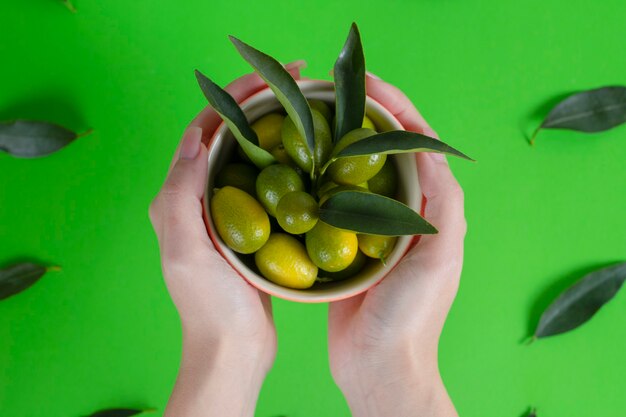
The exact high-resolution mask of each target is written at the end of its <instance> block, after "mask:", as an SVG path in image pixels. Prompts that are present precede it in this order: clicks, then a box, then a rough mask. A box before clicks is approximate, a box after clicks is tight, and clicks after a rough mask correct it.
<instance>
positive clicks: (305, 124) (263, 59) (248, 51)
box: [229, 36, 315, 166]
mask: <svg viewBox="0 0 626 417" xmlns="http://www.w3.org/2000/svg"><path fill="white" fill-rule="evenodd" d="M229 38H230V40H231V42H232V43H233V44H234V45H235V47H236V48H237V50H238V51H239V54H240V55H241V56H242V57H243V58H244V59H245V60H246V61H248V63H249V64H250V65H251V66H252V68H254V70H255V71H256V72H257V73H258V74H259V75H260V76H261V78H263V80H265V82H266V83H267V85H269V86H270V88H271V89H272V91H273V92H274V94H276V98H277V99H278V101H280V103H281V104H282V105H283V107H284V108H285V110H287V114H289V117H291V119H292V120H293V122H294V124H295V125H296V128H297V129H298V132H299V133H300V135H301V136H302V137H303V138H304V139H305V140H306V145H307V147H308V149H309V153H310V155H311V156H312V158H313V157H314V151H313V150H314V149H315V130H314V127H313V116H312V115H311V108H310V107H309V103H308V101H307V100H306V98H304V95H303V94H302V91H300V87H298V84H297V83H296V81H295V80H294V79H293V77H292V76H291V74H289V72H287V70H286V69H285V68H284V67H283V66H282V65H281V64H280V62H278V61H276V60H275V59H274V58H272V57H271V56H269V55H267V54H264V53H263V52H261V51H259V50H257V49H254V48H253V47H251V46H250V45H248V44H246V43H244V42H242V41H240V40H239V39H237V38H235V37H234V36H229ZM313 166H315V164H313Z"/></svg>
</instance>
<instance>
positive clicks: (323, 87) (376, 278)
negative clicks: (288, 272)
mask: <svg viewBox="0 0 626 417" xmlns="http://www.w3.org/2000/svg"><path fill="white" fill-rule="evenodd" d="M296 83H297V84H298V86H299V87H300V89H301V90H303V91H308V92H310V91H314V92H329V91H334V83H332V82H331V81H326V80H310V79H306V80H296ZM262 95H267V96H268V97H267V98H268V99H271V98H272V97H275V95H274V93H273V92H272V91H271V89H270V88H269V86H265V87H264V88H262V89H260V90H258V91H256V92H255V93H254V94H252V95H250V96H249V97H247V98H246V99H245V100H243V101H242V102H240V103H239V106H240V107H241V108H242V109H244V112H245V111H246V107H247V106H248V105H250V103H254V102H256V101H258V100H260V98H259V96H262ZM367 105H369V106H373V107H375V111H376V112H378V113H381V114H382V115H383V116H384V118H385V119H387V121H388V122H390V123H391V124H392V125H395V126H396V128H398V129H404V127H403V126H402V124H401V123H400V121H399V120H398V119H397V118H396V117H395V116H394V115H393V114H392V113H391V112H390V111H389V110H387V109H386V108H385V107H384V106H383V105H382V104H381V103H379V102H378V101H376V100H375V99H373V98H372V97H369V96H367ZM227 128H228V127H227V125H226V123H225V122H224V121H221V122H220V124H219V126H218V127H217V129H216V130H215V132H214V133H213V135H212V136H211V138H210V139H209V142H208V144H207V148H208V150H209V152H208V156H207V158H208V159H209V161H210V158H211V150H212V148H213V146H214V145H215V141H216V138H218V137H220V136H221V137H223V136H224V134H225V132H226V130H227ZM416 168H417V167H416ZM207 175H210V172H207ZM415 175H417V172H416V173H415ZM418 182H419V181H418ZM419 194H420V195H419V197H418V205H419V207H417V208H416V207H412V208H413V209H415V210H419V212H420V213H421V214H422V215H423V214H424V208H425V202H426V200H425V198H424V196H423V194H422V192H421V189H420V190H419ZM208 198H209V193H208V192H206V190H205V193H204V195H203V197H202V206H203V207H202V214H203V219H204V222H205V227H206V229H207V232H208V234H209V237H210V239H211V241H212V242H213V245H214V247H215V249H216V250H217V251H218V252H219V253H220V255H221V256H222V258H223V259H224V260H225V261H226V262H228V264H229V265H230V266H231V268H233V270H235V271H236V272H237V274H238V275H239V276H240V277H241V278H243V279H244V280H245V281H246V282H247V283H248V284H249V285H251V286H253V287H254V288H255V289H257V290H259V291H261V292H263V293H266V294H269V295H271V296H274V297H278V298H282V299H285V300H288V301H293V302H299V303H307V304H314V303H326V302H334V301H340V300H345V299H347V298H351V297H354V296H356V295H358V294H361V293H363V292H366V291H368V290H370V289H371V288H373V287H375V286H376V285H378V284H380V282H382V280H383V279H384V278H385V277H386V276H387V275H388V274H389V272H391V271H392V270H393V269H394V268H395V267H396V266H397V265H398V264H399V263H400V262H401V261H402V259H403V258H404V256H405V255H406V253H407V252H408V251H409V250H410V249H411V248H412V247H413V246H414V245H415V244H416V242H417V240H418V239H419V236H413V239H411V240H409V241H408V243H406V244H405V245H406V247H405V248H404V251H403V253H402V255H401V256H399V257H398V258H397V260H396V261H395V262H394V264H393V265H386V266H385V267H384V268H382V269H381V270H380V271H378V272H377V273H375V274H374V275H373V278H372V279H370V280H369V281H368V280H365V281H364V282H363V284H362V285H355V286H354V287H353V288H349V289H346V290H344V291H341V292H340V293H337V294H332V293H329V294H318V295H308V296H304V294H306V292H307V290H306V289H304V290H297V289H292V288H287V287H284V289H285V293H282V292H279V291H280V290H279V291H275V290H273V289H272V288H268V286H265V285H262V284H261V283H257V282H256V281H254V280H252V279H250V278H249V277H248V276H247V275H246V273H245V271H242V270H240V268H239V267H237V266H236V265H234V264H233V262H232V261H231V260H230V259H229V257H228V256H227V255H226V253H225V251H229V252H232V254H233V256H237V255H236V254H235V253H234V251H232V250H231V249H230V248H228V247H226V246H225V244H224V243H223V242H222V240H221V238H220V237H219V236H216V233H214V231H213V228H214V225H213V224H212V220H211V219H210V216H209V210H208V208H209V201H208ZM398 249H400V248H398ZM255 275H258V274H256V273H255ZM259 278H260V279H262V280H263V281H264V283H265V282H267V283H268V284H269V285H272V286H277V287H279V286H278V284H274V283H271V282H270V281H268V280H266V279H265V278H263V277H261V276H259ZM293 293H295V294H302V296H296V295H294V294H293Z"/></svg>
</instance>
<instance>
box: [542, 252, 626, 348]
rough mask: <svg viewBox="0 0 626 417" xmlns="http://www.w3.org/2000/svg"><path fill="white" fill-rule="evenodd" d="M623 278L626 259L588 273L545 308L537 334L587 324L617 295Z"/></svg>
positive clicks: (547, 333) (555, 332) (566, 329)
mask: <svg viewBox="0 0 626 417" xmlns="http://www.w3.org/2000/svg"><path fill="white" fill-rule="evenodd" d="M624 280H626V262H624V263H621V264H618V265H614V266H611V267H608V268H604V269H600V270H598V271H594V272H592V273H590V274H587V275H586V276H584V277H583V278H582V279H581V280H580V281H578V282H577V283H576V284H574V285H573V286H571V287H570V288H569V289H567V290H566V291H564V292H563V293H562V294H561V295H560V296H559V297H558V298H557V299H556V300H555V301H554V302H553V303H552V304H551V305H550V306H549V307H548V308H547V309H546V311H545V312H544V313H543V314H542V316H541V319H540V320H539V325H538V326H537V330H536V331H535V337H536V338H542V337H548V336H553V335H557V334H560V333H565V332H567V331H570V330H572V329H575V328H576V327H578V326H580V325H581V324H583V323H585V322H586V321H587V320H589V319H591V317H593V315H594V314H596V312H597V311H598V310H599V309H600V308H601V307H602V306H603V305H604V304H606V303H607V302H609V301H610V300H611V299H612V298H613V297H614V296H615V294H617V292H618V291H619V289H620V288H621V286H622V284H623V283H624Z"/></svg>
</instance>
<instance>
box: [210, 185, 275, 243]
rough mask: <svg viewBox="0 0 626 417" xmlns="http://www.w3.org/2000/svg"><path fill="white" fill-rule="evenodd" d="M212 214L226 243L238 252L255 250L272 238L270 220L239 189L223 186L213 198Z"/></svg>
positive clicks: (256, 203)
mask: <svg viewBox="0 0 626 417" xmlns="http://www.w3.org/2000/svg"><path fill="white" fill-rule="evenodd" d="M210 205H211V217H212V219H213V223H214V224H215V228H216V229H217V233H219V235H220V237H221V238H222V240H223V241H224V243H226V245H227V246H228V247H229V248H231V249H232V250H234V251H235V252H239V253H244V254H247V253H254V252H256V251H257V250H259V249H260V248H261V247H262V246H263V245H265V243H266V242H267V240H268V238H269V237H270V219H269V217H268V216H267V213H266V212H265V210H263V207H261V205H260V204H259V202H258V201H256V200H255V199H254V198H253V197H252V196H251V195H250V194H248V193H246V192H245V191H242V190H240V189H239V188H235V187H231V186H226V187H223V188H220V189H219V190H218V191H217V192H216V193H215V194H214V195H213V197H212V198H211V204H210Z"/></svg>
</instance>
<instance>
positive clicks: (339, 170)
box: [326, 128, 387, 185]
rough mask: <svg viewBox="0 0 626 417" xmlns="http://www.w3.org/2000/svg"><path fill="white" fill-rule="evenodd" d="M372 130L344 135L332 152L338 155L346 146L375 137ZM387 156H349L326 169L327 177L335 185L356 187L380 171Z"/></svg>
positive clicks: (377, 154) (358, 130) (356, 130)
mask: <svg viewBox="0 0 626 417" xmlns="http://www.w3.org/2000/svg"><path fill="white" fill-rule="evenodd" d="M375 134H376V132H375V131H373V130H372V129H364V128H361V129H355V130H353V131H351V132H348V133H346V135H345V136H344V137H342V138H341V139H340V140H339V142H337V144H336V145H335V149H334V151H333V152H335V153H338V152H340V151H341V150H343V149H344V148H346V147H347V146H348V145H351V144H353V143H355V142H358V141H360V140H363V139H365V138H367V137H370V136H372V135H375ZM386 160H387V155H385V154H380V153H376V154H373V155H364V156H350V157H347V158H340V159H338V160H336V161H335V162H333V163H332V164H330V166H329V167H328V171H326V173H327V174H328V177H329V178H330V179H331V180H332V181H333V182H336V183H337V184H345V185H357V184H360V183H362V182H366V181H367V180H369V179H370V178H372V177H373V176H374V175H376V174H377V173H378V171H380V169H381V168H382V167H383V165H384V164H385V161H386Z"/></svg>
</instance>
